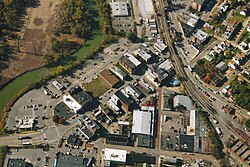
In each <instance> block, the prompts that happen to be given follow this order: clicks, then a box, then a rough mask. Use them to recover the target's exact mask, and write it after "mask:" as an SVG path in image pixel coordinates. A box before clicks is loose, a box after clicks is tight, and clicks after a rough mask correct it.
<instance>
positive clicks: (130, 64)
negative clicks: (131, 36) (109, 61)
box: [119, 53, 141, 74]
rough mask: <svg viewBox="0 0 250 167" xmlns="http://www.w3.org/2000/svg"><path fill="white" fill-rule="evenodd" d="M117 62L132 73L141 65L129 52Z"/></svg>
mask: <svg viewBox="0 0 250 167" xmlns="http://www.w3.org/2000/svg"><path fill="white" fill-rule="evenodd" d="M119 64H120V65H121V66H122V67H123V68H125V69H126V70H127V71H128V72H129V73H130V74H134V73H135V72H136V70H137V69H138V68H139V66H140V65H141V62H140V61H139V60H138V59H137V58H135V57H134V56H133V55H132V54H130V53H125V54H124V56H122V58H121V59H120V61H119Z"/></svg>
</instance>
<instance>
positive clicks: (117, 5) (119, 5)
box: [110, 0, 129, 17]
mask: <svg viewBox="0 0 250 167" xmlns="http://www.w3.org/2000/svg"><path fill="white" fill-rule="evenodd" d="M110 6H111V9H112V16H113V17H126V16H129V11H128V4H127V2H126V1H125V2H118V1H115V0H112V1H111V3H110Z"/></svg>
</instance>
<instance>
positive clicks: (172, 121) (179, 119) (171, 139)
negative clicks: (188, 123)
mask: <svg viewBox="0 0 250 167" xmlns="http://www.w3.org/2000/svg"><path fill="white" fill-rule="evenodd" d="M161 119H162V126H161V148H162V149H164V150H178V149H179V142H180V141H179V135H180V134H183V133H184V127H183V126H184V123H183V114H181V113H179V112H170V111H165V112H163V114H162V116H161Z"/></svg>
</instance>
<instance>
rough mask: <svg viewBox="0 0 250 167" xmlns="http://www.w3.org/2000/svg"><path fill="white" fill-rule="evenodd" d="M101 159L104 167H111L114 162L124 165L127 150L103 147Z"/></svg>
mask: <svg viewBox="0 0 250 167" xmlns="http://www.w3.org/2000/svg"><path fill="white" fill-rule="evenodd" d="M103 152H104V155H103V160H104V166H105V167H112V165H114V164H116V165H117V164H120V165H125V164H126V158H127V151H126V150H117V149H110V148H105V149H104V150H103Z"/></svg>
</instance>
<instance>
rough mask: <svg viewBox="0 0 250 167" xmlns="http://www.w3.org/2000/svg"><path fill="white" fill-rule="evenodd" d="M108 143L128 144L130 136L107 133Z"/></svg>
mask: <svg viewBox="0 0 250 167" xmlns="http://www.w3.org/2000/svg"><path fill="white" fill-rule="evenodd" d="M106 143H107V144H114V145H123V146H127V145H128V144H129V137H128V136H125V135H117V134H107V136H106Z"/></svg>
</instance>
